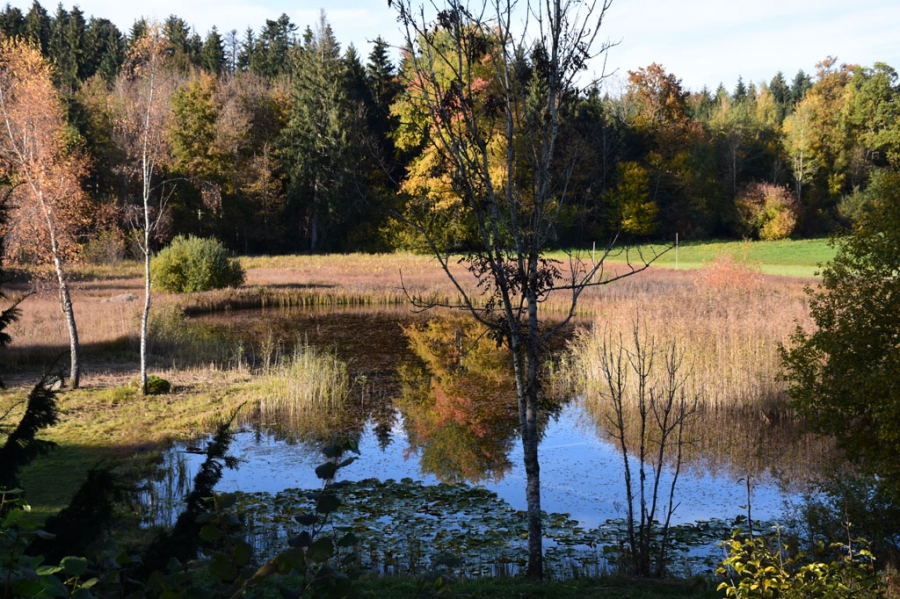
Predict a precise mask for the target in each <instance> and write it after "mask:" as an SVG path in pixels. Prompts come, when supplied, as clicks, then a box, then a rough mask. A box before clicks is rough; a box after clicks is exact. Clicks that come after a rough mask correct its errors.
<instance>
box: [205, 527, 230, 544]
mask: <svg viewBox="0 0 900 599" xmlns="http://www.w3.org/2000/svg"><path fill="white" fill-rule="evenodd" d="M224 536H225V532H224V531H222V529H220V528H219V527H217V526H212V525H210V524H207V525H206V526H204V527H203V528H201V529H200V538H201V539H202V540H204V541H206V542H207V543H213V542H215V541H218V540H219V539H221V538H222V537H224Z"/></svg>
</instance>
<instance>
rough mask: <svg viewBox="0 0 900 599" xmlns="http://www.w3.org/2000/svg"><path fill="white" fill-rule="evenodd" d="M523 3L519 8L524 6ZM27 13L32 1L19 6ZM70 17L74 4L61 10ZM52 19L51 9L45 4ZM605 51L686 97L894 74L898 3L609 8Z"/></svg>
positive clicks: (237, 24) (337, 21)
mask: <svg viewBox="0 0 900 599" xmlns="http://www.w3.org/2000/svg"><path fill="white" fill-rule="evenodd" d="M520 1H521V0H520ZM12 4H13V5H16V6H19V7H20V8H22V9H23V10H27V9H28V7H29V6H30V5H31V0H15V1H13V2H12ZM63 4H64V6H65V7H66V8H70V7H71V6H72V4H73V3H71V2H69V1H66V2H64V3H63ZM42 5H43V6H44V8H45V9H46V10H47V11H48V12H50V13H51V15H52V14H53V13H54V12H55V10H56V4H51V2H50V0H44V1H43V2H42ZM78 5H79V6H80V8H81V10H82V11H83V12H84V13H85V14H86V15H88V16H91V15H93V16H96V17H105V18H108V19H110V20H112V21H113V22H114V23H116V25H117V26H118V27H119V28H120V29H122V30H123V31H125V32H127V31H128V29H129V28H130V26H131V24H132V23H133V22H134V20H135V19H136V18H138V17H141V16H144V17H148V18H156V19H158V20H160V21H162V20H164V19H165V18H166V17H167V16H168V15H170V14H176V15H178V16H179V17H181V18H182V19H184V20H185V21H187V22H188V23H189V24H190V25H191V26H193V27H194V28H195V29H196V30H197V32H198V33H200V35H201V36H205V35H206V33H207V32H208V31H209V29H210V28H212V26H213V25H215V26H217V27H218V29H219V32H220V33H223V34H224V33H225V32H228V31H230V30H232V29H237V30H238V31H239V32H240V33H241V34H243V32H244V31H245V30H246V29H247V27H248V26H249V27H252V28H253V29H254V30H256V31H258V30H259V29H260V28H261V27H262V25H263V24H264V23H265V20H266V19H276V18H277V17H278V16H280V15H281V14H282V13H287V14H288V15H289V16H290V18H291V20H292V22H294V23H295V24H297V25H299V27H300V30H301V31H302V29H304V28H305V27H306V26H307V25H313V24H314V22H315V21H316V20H317V18H318V14H319V11H320V9H322V8H324V9H325V11H326V16H327V18H328V21H329V22H330V23H331V25H332V28H333V29H334V32H335V35H336V36H337V38H338V40H339V41H340V42H341V44H342V46H343V47H345V48H346V46H347V45H348V44H350V43H351V42H352V43H353V44H355V45H356V46H357V48H358V49H359V50H360V51H361V53H362V55H363V56H365V55H367V54H368V51H369V48H370V46H369V43H368V42H369V41H370V40H372V39H374V38H375V37H376V36H378V35H382V36H383V37H385V38H386V39H387V40H388V41H389V42H391V43H398V42H399V40H400V35H399V30H398V26H397V23H396V20H395V15H394V13H393V12H392V11H391V9H389V8H388V6H387V0H331V1H330V2H328V3H323V1H322V0H293V1H286V0H188V1H187V2H185V1H183V0H182V1H178V0H148V1H146V2H138V1H134V0H82V1H81V2H79V3H78ZM601 36H602V37H603V38H604V39H610V40H612V41H615V42H618V45H617V46H616V47H615V48H613V49H612V50H610V52H609V56H608V58H607V70H608V71H610V70H617V71H618V73H619V74H621V75H622V77H625V76H627V71H628V70H633V69H637V68H639V67H642V66H647V65H648V64H650V63H652V62H657V63H660V64H662V65H663V66H664V67H665V68H666V71H667V72H669V73H673V74H674V75H675V76H676V77H678V78H680V79H681V80H682V83H683V85H684V86H685V87H686V88H688V89H691V90H699V89H700V88H702V87H703V86H704V85H706V86H708V87H709V88H710V89H715V87H716V86H717V85H718V84H719V82H722V83H724V84H725V86H726V87H727V88H728V89H729V90H731V89H733V88H734V85H735V83H736V81H737V78H738V75H741V76H742V77H743V79H744V81H745V82H751V81H753V82H758V81H761V80H766V81H768V80H769V79H771V77H772V76H773V75H774V74H775V73H776V72H777V71H782V72H783V73H784V74H785V76H786V78H787V79H788V80H790V79H791V78H792V77H793V76H794V74H795V73H796V72H797V70H798V69H803V70H804V71H805V72H807V73H814V72H815V65H816V63H817V62H819V61H820V60H822V59H823V58H825V57H826V56H829V55H832V56H837V57H838V60H839V62H841V63H852V64H862V65H864V66H872V65H873V64H874V63H875V62H885V63H887V64H889V65H891V66H892V67H894V68H896V69H900V0H854V1H852V2H848V1H847V0H614V1H613V3H612V7H611V9H610V10H609V12H608V13H607V17H606V20H605V22H604V31H603V33H602V34H601Z"/></svg>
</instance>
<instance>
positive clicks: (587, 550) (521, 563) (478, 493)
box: [235, 478, 737, 578]
mask: <svg viewBox="0 0 900 599" xmlns="http://www.w3.org/2000/svg"><path fill="white" fill-rule="evenodd" d="M338 493H339V495H340V498H341V501H342V505H341V507H340V509H339V510H337V511H336V512H335V513H333V514H331V515H330V518H331V520H330V523H329V525H330V526H331V527H333V531H334V534H335V535H336V536H340V535H343V534H346V533H348V532H352V533H353V534H354V535H355V536H356V537H357V538H358V539H359V544H358V545H357V550H356V555H357V560H358V563H357V564H356V566H357V567H359V568H362V569H366V570H369V571H376V572H381V573H384V574H396V573H407V574H412V575H415V574H420V573H423V572H426V571H430V570H434V569H438V568H440V569H444V570H447V571H449V572H451V573H452V574H453V575H455V576H465V577H473V576H496V575H503V574H514V573H516V572H519V571H521V570H522V569H524V567H525V564H526V560H527V546H526V539H527V529H526V518H525V513H524V512H522V511H517V510H515V509H513V508H512V507H511V506H510V505H509V504H508V503H506V502H505V501H503V500H502V499H500V498H499V497H498V496H497V495H496V494H495V493H493V492H491V491H489V490H487V489H485V488H483V487H477V486H476V487H472V486H469V485H465V484H455V485H447V484H440V485H425V484H422V483H421V482H417V481H413V480H412V479H409V478H404V479H402V480H401V481H399V482H397V481H395V480H393V479H388V480H386V481H380V480H377V479H365V480H361V481H358V482H354V483H350V484H347V485H346V486H344V487H342V488H341V489H340V490H339V491H338ZM314 497H315V492H314V491H308V490H302V489H285V490H283V491H281V492H279V493H277V494H275V495H272V494H270V493H262V492H260V493H237V494H236V498H237V501H236V504H235V509H236V510H237V511H238V513H239V515H240V516H241V518H242V520H243V521H244V522H245V523H246V526H247V533H248V535H249V536H250V537H251V539H250V540H251V544H252V545H254V546H255V547H256V549H257V551H258V552H259V557H260V558H261V559H266V558H268V557H271V556H272V555H275V554H277V553H278V552H280V551H283V550H284V549H285V548H286V547H287V545H288V539H289V538H291V536H292V535H294V534H296V532H297V531H298V530H300V529H301V528H302V526H300V525H299V524H298V522H297V520H296V518H297V517H298V516H300V515H302V514H305V513H309V512H310V511H311V510H312V509H313V508H314V505H315V499H314ZM736 526H737V523H736V522H735V521H733V520H724V519H715V520H709V521H702V522H696V523H693V524H684V525H679V526H675V527H672V528H670V532H669V536H668V539H667V541H666V542H667V543H668V544H669V546H668V548H667V555H669V556H670V564H669V567H668V571H669V573H670V574H673V575H694V574H702V573H712V572H713V571H714V570H715V568H716V566H717V565H718V562H719V561H721V558H722V551H721V550H720V549H718V546H719V543H721V542H722V541H723V540H725V539H727V538H729V537H730V534H731V531H732V530H733V529H734V528H735V527H736ZM544 534H545V537H546V538H545V547H546V550H545V568H546V570H547V572H549V573H550V575H551V576H554V577H557V578H568V577H572V576H583V575H591V574H600V573H602V572H607V571H610V570H615V569H617V568H619V567H627V560H628V553H627V543H626V539H627V522H626V521H625V520H624V519H616V520H607V521H606V522H605V523H603V524H602V525H600V526H599V527H597V528H593V529H585V528H584V527H582V526H579V523H578V522H577V521H576V520H573V519H572V518H570V517H569V515H568V514H544Z"/></svg>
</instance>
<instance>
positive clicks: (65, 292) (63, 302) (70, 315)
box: [53, 256, 81, 389]
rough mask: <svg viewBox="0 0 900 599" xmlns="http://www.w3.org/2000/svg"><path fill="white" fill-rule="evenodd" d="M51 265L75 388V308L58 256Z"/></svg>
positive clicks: (77, 365) (78, 367)
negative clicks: (66, 334) (66, 330)
mask: <svg viewBox="0 0 900 599" xmlns="http://www.w3.org/2000/svg"><path fill="white" fill-rule="evenodd" d="M53 265H54V266H55V267H56V279H57V281H58V282H59V303H60V306H61V307H62V311H63V315H64V316H65V318H66V328H67V329H68V331H69V381H70V384H71V385H72V388H73V389H77V388H78V385H79V384H80V383H81V359H80V355H79V354H80V349H79V348H80V345H79V343H78V327H77V326H76V325H75V309H74V308H73V307H72V297H71V296H70V295H69V285H68V283H67V282H66V277H65V273H64V272H63V270H62V264H61V263H60V261H59V257H58V256H54V257H53Z"/></svg>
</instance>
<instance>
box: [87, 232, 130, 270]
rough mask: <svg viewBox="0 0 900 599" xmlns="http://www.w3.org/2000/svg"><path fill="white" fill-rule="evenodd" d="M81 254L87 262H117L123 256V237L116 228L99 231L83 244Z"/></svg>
mask: <svg viewBox="0 0 900 599" xmlns="http://www.w3.org/2000/svg"><path fill="white" fill-rule="evenodd" d="M82 256H83V257H84V261H85V262H87V263H88V264H118V263H120V262H121V261H122V260H123V259H124V258H125V239H124V238H123V236H122V234H121V233H119V232H118V231H116V230H112V229H110V230H107V231H100V233H98V234H97V235H95V236H94V237H93V238H92V239H90V240H89V241H88V242H87V243H85V244H84V249H83V250H82Z"/></svg>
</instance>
